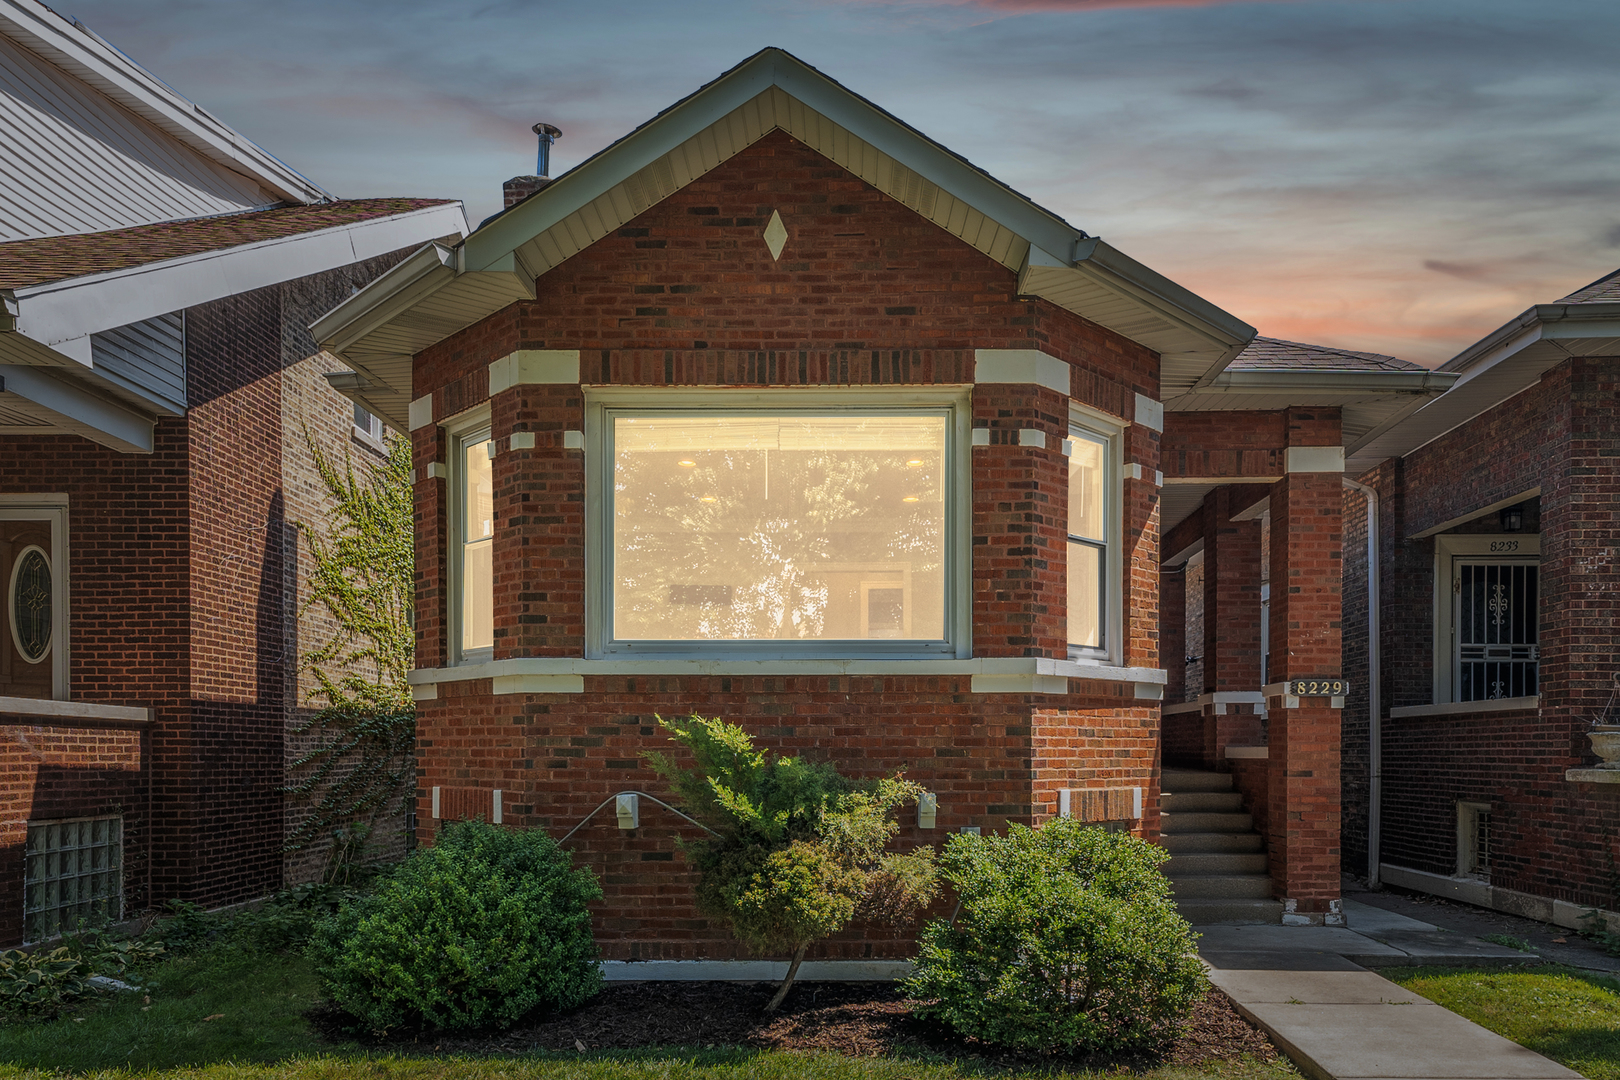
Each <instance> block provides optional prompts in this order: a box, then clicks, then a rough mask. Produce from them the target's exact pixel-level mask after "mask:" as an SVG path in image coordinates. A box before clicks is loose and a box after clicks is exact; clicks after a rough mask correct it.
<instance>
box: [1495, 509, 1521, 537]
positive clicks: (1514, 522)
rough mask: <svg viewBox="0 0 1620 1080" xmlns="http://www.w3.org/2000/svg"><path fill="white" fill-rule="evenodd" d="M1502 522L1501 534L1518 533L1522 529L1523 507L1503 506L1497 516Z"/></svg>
mask: <svg viewBox="0 0 1620 1080" xmlns="http://www.w3.org/2000/svg"><path fill="white" fill-rule="evenodd" d="M1499 517H1500V518H1501V521H1502V531H1503V532H1510V533H1513V532H1518V531H1519V530H1520V529H1522V528H1524V507H1523V506H1504V507H1503V508H1502V511H1501V514H1500V515H1499Z"/></svg>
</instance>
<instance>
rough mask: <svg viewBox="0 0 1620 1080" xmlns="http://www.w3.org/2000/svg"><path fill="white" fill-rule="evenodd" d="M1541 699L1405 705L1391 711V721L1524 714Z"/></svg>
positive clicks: (1518, 698)
mask: <svg viewBox="0 0 1620 1080" xmlns="http://www.w3.org/2000/svg"><path fill="white" fill-rule="evenodd" d="M1540 702H1541V699H1540V698H1539V697H1510V698H1496V699H1495V700H1492V701H1445V702H1441V703H1440V704H1438V705H1403V706H1401V707H1400V708H1398V709H1391V710H1389V718H1390V719H1391V720H1404V719H1406V718H1407V717H1414V716H1470V715H1472V714H1474V713H1487V712H1523V711H1526V710H1530V709H1534V708H1536V707H1537V706H1538V705H1539V704H1540Z"/></svg>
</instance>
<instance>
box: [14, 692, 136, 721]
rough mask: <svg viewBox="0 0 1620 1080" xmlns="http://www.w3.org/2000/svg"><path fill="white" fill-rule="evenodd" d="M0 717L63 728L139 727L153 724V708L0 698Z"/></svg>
mask: <svg viewBox="0 0 1620 1080" xmlns="http://www.w3.org/2000/svg"><path fill="white" fill-rule="evenodd" d="M0 716H5V717H8V718H11V717H15V718H17V720H11V721H10V722H12V723H16V722H17V721H18V720H20V721H21V722H23V723H34V724H59V725H62V726H64V727H73V726H82V727H138V726H141V725H144V724H150V723H152V719H153V718H152V710H151V709H142V708H137V707H133V706H129V705H103V704H102V703H100V702H98V701H51V700H49V699H46V698H24V697H0Z"/></svg>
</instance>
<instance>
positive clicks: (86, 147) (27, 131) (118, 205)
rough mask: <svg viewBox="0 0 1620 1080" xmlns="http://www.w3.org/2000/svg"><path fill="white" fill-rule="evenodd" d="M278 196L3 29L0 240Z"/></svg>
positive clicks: (183, 214) (229, 207)
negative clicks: (47, 59) (141, 116)
mask: <svg viewBox="0 0 1620 1080" xmlns="http://www.w3.org/2000/svg"><path fill="white" fill-rule="evenodd" d="M275 201H276V199H275V196H274V195H271V194H269V193H268V192H266V191H264V190H263V189H262V188H261V187H260V186H259V184H258V183H256V182H255V181H253V180H251V179H249V178H247V177H245V176H242V175H240V174H238V173H234V172H232V171H230V170H229V169H226V168H225V167H224V166H222V165H219V164H218V163H216V162H214V161H211V160H210V159H208V158H206V157H203V156H202V155H201V154H198V153H197V152H195V151H193V150H191V149H189V148H187V147H186V146H184V145H183V144H181V143H180V142H179V141H178V140H176V139H174V138H172V137H170V136H168V135H166V134H164V133H163V132H160V131H159V130H158V129H157V128H155V127H153V126H152V125H151V124H149V123H147V122H146V121H144V120H141V119H139V118H137V117H135V116H134V115H132V114H131V113H129V112H128V111H126V110H125V109H123V108H121V107H120V106H118V105H116V104H114V103H113V102H112V101H111V100H109V99H108V98H106V97H105V96H103V95H102V94H101V93H99V92H98V91H96V90H93V89H91V88H90V87H89V86H87V85H85V84H84V83H82V82H79V81H78V80H76V79H74V78H72V77H71V76H69V75H67V74H65V73H64V72H62V71H61V70H59V69H57V68H55V67H53V66H51V65H50V64H48V63H46V62H45V61H44V60H42V59H40V58H39V57H38V56H36V55H35V54H33V53H31V52H29V51H28V50H26V49H23V48H21V47H20V46H18V45H17V44H16V42H14V41H11V40H10V39H8V38H5V37H0V241H6V240H21V239H26V238H28V237H36V236H61V235H66V234H68V233H77V232H100V231H103V230H106V229H120V228H124V227H127V226H130V225H145V224H149V223H151V222H155V221H169V220H173V219H175V218H188V217H202V216H205V215H209V214H221V213H228V212H230V211H233V210H243V209H247V208H250V207H254V206H264V205H266V204H269V203H272V202H275Z"/></svg>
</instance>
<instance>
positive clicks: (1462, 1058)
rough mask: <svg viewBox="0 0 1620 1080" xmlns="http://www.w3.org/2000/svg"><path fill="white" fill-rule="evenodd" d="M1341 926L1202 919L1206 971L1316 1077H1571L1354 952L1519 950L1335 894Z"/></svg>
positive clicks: (1486, 959)
mask: <svg viewBox="0 0 1620 1080" xmlns="http://www.w3.org/2000/svg"><path fill="white" fill-rule="evenodd" d="M1345 908H1346V911H1345V915H1346V919H1347V920H1348V922H1349V924H1350V925H1349V928H1347V929H1346V928H1338V927H1321V926H1202V927H1199V928H1198V930H1199V932H1200V933H1201V934H1202V935H1203V939H1202V940H1201V941H1200V943H1199V953H1200V955H1202V956H1203V958H1204V962H1205V963H1207V964H1208V965H1209V968H1210V972H1209V977H1210V981H1211V982H1212V983H1214V984H1215V986H1217V987H1218V988H1219V989H1220V990H1221V991H1222V992H1224V993H1225V994H1226V995H1227V996H1228V997H1230V998H1231V999H1232V1001H1233V1002H1234V1003H1235V1004H1236V1006H1237V1008H1238V1011H1239V1012H1241V1013H1243V1014H1244V1015H1245V1016H1247V1017H1248V1018H1249V1019H1250V1020H1252V1021H1253V1022H1254V1023H1255V1024H1258V1025H1259V1026H1260V1027H1262V1028H1264V1029H1265V1031H1266V1032H1267V1033H1268V1034H1270V1036H1271V1038H1272V1041H1273V1042H1275V1043H1276V1044H1277V1046H1278V1048H1279V1049H1281V1050H1282V1051H1283V1052H1284V1053H1286V1054H1287V1055H1288V1056H1289V1057H1290V1058H1292V1059H1293V1061H1294V1064H1295V1065H1297V1066H1299V1068H1300V1071H1302V1072H1304V1073H1305V1074H1306V1075H1307V1076H1310V1077H1314V1078H1316V1080H1430V1078H1433V1080H1580V1074H1579V1073H1576V1072H1572V1071H1571V1070H1569V1069H1566V1068H1564V1066H1562V1065H1559V1064H1557V1063H1556V1062H1553V1061H1549V1060H1547V1059H1546V1058H1544V1057H1542V1056H1541V1055H1540V1054H1537V1053H1535V1052H1533V1051H1530V1050H1526V1049H1525V1048H1524V1047H1522V1046H1520V1045H1519V1044H1517V1043H1514V1042H1510V1041H1509V1040H1507V1039H1504V1038H1502V1037H1501V1036H1500V1035H1496V1034H1493V1033H1492V1032H1489V1031H1487V1030H1485V1029H1484V1028H1482V1027H1480V1026H1479V1025H1478V1024H1475V1023H1473V1022H1471V1021H1468V1020H1464V1019H1463V1018H1462V1017H1460V1016H1458V1015H1457V1014H1456V1013H1454V1012H1451V1011H1450V1010H1449V1009H1445V1008H1442V1007H1441V1006H1439V1005H1436V1004H1435V1003H1434V1002H1432V1001H1430V1000H1429V999H1428V998H1425V997H1423V996H1422V995H1420V994H1414V993H1412V992H1411V991H1409V990H1404V989H1402V988H1401V987H1399V986H1397V985H1396V984H1395V983H1392V982H1390V981H1389V980H1388V979H1386V978H1384V977H1383V976H1381V975H1378V974H1377V973H1376V972H1373V971H1369V970H1367V968H1366V967H1364V966H1362V963H1359V962H1358V961H1364V962H1370V963H1372V964H1380V965H1400V966H1405V965H1411V964H1418V963H1442V964H1458V963H1469V964H1472V963H1490V962H1498V963H1501V962H1509V961H1516V962H1521V963H1522V962H1523V961H1524V960H1526V959H1534V957H1526V956H1525V954H1523V953H1515V952H1514V951H1513V950H1511V949H1502V948H1500V947H1499V946H1493V945H1490V944H1489V943H1486V942H1481V941H1477V940H1474V939H1462V940H1459V937H1460V935H1456V934H1448V933H1447V932H1445V931H1443V930H1439V929H1438V928H1436V927H1434V926H1431V925H1429V924H1428V923H1422V922H1419V921H1417V920H1415V919H1408V918H1406V917H1405V916H1401V915H1396V914H1394V913H1392V912H1386V911H1380V910H1379V909H1376V908H1370V907H1366V906H1365V905H1362V904H1353V903H1348V902H1347V903H1346V904H1345Z"/></svg>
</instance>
